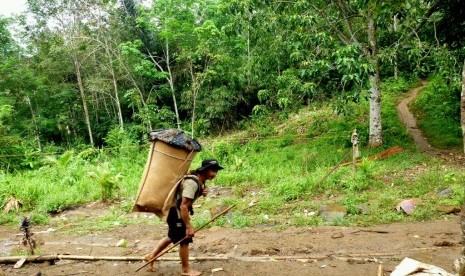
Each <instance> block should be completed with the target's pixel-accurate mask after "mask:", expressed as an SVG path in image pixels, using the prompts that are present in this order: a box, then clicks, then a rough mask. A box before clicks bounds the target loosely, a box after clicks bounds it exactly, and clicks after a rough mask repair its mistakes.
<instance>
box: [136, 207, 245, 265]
mask: <svg viewBox="0 0 465 276" xmlns="http://www.w3.org/2000/svg"><path fill="white" fill-rule="evenodd" d="M235 206H236V205H235V204H234V205H231V206H229V207H228V208H226V209H225V210H223V212H221V213H219V214H217V215H216V216H214V217H213V218H212V219H211V220H209V221H208V222H207V223H205V224H204V225H202V226H200V227H199V228H198V229H196V230H195V231H194V234H195V233H197V231H200V230H201V229H202V228H204V227H205V226H207V225H208V224H210V223H212V222H213V221H215V220H216V219H217V218H219V217H221V216H223V215H224V214H226V213H227V212H229V210H231V209H232V208H234V207H235ZM187 238H188V237H187V236H185V237H184V238H182V239H181V240H180V241H178V242H177V243H175V244H173V245H172V246H170V247H168V248H166V249H165V250H164V251H163V252H161V253H160V254H158V255H157V256H155V257H153V258H152V259H150V260H149V261H148V262H147V263H145V264H144V265H143V266H141V267H139V268H138V269H136V272H137V271H139V270H141V269H142V268H144V267H146V266H148V265H149V264H151V263H153V262H154V261H155V260H156V259H158V258H159V257H161V256H163V255H165V254H166V253H168V251H170V250H171V249H173V248H174V247H176V246H177V245H179V244H180V243H181V242H183V241H184V240H186V239H187Z"/></svg>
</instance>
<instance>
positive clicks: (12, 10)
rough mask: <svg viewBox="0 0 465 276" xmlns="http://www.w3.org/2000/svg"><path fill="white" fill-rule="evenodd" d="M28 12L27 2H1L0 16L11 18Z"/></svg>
mask: <svg viewBox="0 0 465 276" xmlns="http://www.w3.org/2000/svg"><path fill="white" fill-rule="evenodd" d="M25 10H26V0H0V15H3V16H5V17H9V16H12V15H15V14H19V13H21V12H23V11H25Z"/></svg>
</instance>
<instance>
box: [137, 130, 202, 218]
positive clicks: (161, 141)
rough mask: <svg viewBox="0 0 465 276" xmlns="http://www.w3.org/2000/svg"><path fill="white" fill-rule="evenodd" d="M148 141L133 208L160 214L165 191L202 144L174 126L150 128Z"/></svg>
mask: <svg viewBox="0 0 465 276" xmlns="http://www.w3.org/2000/svg"><path fill="white" fill-rule="evenodd" d="M149 141H151V145H150V150H149V153H148V157H147V163H146V164H145V168H144V172H143V173H142V179H141V181H140V184H139V191H138V193H137V197H136V202H135V204H134V207H133V211H135V212H149V213H154V214H156V215H157V216H158V217H163V216H164V212H163V207H164V204H165V200H166V198H167V197H168V194H169V193H170V191H171V190H172V188H173V187H174V186H175V185H176V183H177V182H178V181H179V180H180V179H181V178H182V177H183V176H184V175H185V174H186V173H187V171H188V169H189V166H190V164H191V162H192V160H193V159H194V157H195V155H196V153H197V152H199V151H200V150H201V149H202V147H201V145H200V144H199V143H198V142H197V141H196V140H195V139H192V138H190V137H188V136H187V135H186V134H185V133H184V132H182V131H179V130H176V129H167V130H161V131H151V132H150V133H149Z"/></svg>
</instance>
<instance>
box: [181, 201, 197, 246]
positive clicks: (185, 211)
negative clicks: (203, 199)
mask: <svg viewBox="0 0 465 276" xmlns="http://www.w3.org/2000/svg"><path fill="white" fill-rule="evenodd" d="M192 203H193V200H192V199H190V198H187V197H184V196H183V197H182V201H181V207H180V211H181V218H182V220H183V221H184V224H185V225H186V236H187V237H189V238H192V237H193V236H194V228H193V227H192V224H191V217H190V215H189V207H190V206H191V205H192Z"/></svg>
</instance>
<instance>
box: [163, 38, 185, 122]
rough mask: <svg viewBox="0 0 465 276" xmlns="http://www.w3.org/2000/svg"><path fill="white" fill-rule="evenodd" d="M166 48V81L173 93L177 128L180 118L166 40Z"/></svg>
mask: <svg viewBox="0 0 465 276" xmlns="http://www.w3.org/2000/svg"><path fill="white" fill-rule="evenodd" d="M165 48H166V68H167V70H168V76H169V77H168V82H169V84H170V89H171V93H172V95H173V104H174V112H175V113H176V124H177V125H178V129H181V120H180V119H179V112H178V104H177V103H176V94H175V93H174V80H173V74H172V73H171V65H170V52H169V51H170V47H169V45H168V40H166V42H165Z"/></svg>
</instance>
